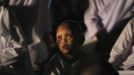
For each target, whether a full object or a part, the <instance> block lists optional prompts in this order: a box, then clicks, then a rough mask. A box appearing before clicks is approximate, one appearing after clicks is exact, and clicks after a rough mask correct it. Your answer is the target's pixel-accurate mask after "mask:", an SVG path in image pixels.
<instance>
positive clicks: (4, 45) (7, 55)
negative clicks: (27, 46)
mask: <svg viewBox="0 0 134 75" xmlns="http://www.w3.org/2000/svg"><path fill="white" fill-rule="evenodd" d="M0 42H1V43H0V47H1V48H0V65H3V66H4V65H8V64H11V63H13V62H16V61H17V59H15V58H16V57H18V53H17V52H16V51H15V49H16V48H21V45H19V44H18V43H16V42H15V41H13V40H10V39H6V38H4V37H3V36H1V37H0Z"/></svg>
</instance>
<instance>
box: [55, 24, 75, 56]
mask: <svg viewBox="0 0 134 75" xmlns="http://www.w3.org/2000/svg"><path fill="white" fill-rule="evenodd" d="M56 40H57V44H58V48H59V50H60V52H61V53H62V54H63V55H65V56H66V55H68V53H69V51H70V49H71V46H72V44H73V40H74V39H73V36H72V33H71V30H70V28H69V27H68V26H67V25H61V26H59V27H58V28H57V32H56Z"/></svg>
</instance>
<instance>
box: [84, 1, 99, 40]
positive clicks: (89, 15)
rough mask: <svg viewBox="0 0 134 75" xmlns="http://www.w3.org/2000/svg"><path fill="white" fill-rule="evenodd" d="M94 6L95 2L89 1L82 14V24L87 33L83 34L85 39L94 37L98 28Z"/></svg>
mask: <svg viewBox="0 0 134 75" xmlns="http://www.w3.org/2000/svg"><path fill="white" fill-rule="evenodd" d="M96 4H97V3H96V0H89V7H88V9H87V10H86V11H85V14H84V22H85V25H86V27H87V31H86V33H85V37H86V39H88V38H91V37H93V36H95V34H96V33H97V32H98V31H99V28H100V27H99V25H98V22H99V16H98V8H97V5H96Z"/></svg>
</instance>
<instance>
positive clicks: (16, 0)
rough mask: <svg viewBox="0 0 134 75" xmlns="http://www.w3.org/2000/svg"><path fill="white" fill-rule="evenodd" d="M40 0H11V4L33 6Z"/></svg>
mask: <svg viewBox="0 0 134 75" xmlns="http://www.w3.org/2000/svg"><path fill="white" fill-rule="evenodd" d="M37 1H38V0H9V5H10V6H16V5H23V6H33V5H35V4H36V3H37Z"/></svg>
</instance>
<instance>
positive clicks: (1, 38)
mask: <svg viewBox="0 0 134 75" xmlns="http://www.w3.org/2000/svg"><path fill="white" fill-rule="evenodd" d="M0 8H1V10H0V75H33V69H32V65H31V62H30V57H29V51H28V49H27V47H26V42H25V37H24V34H23V31H22V29H21V26H20V24H19V23H18V21H17V19H16V16H15V15H14V12H13V11H12V9H11V8H10V7H9V5H8V1H6V0H0Z"/></svg>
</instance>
